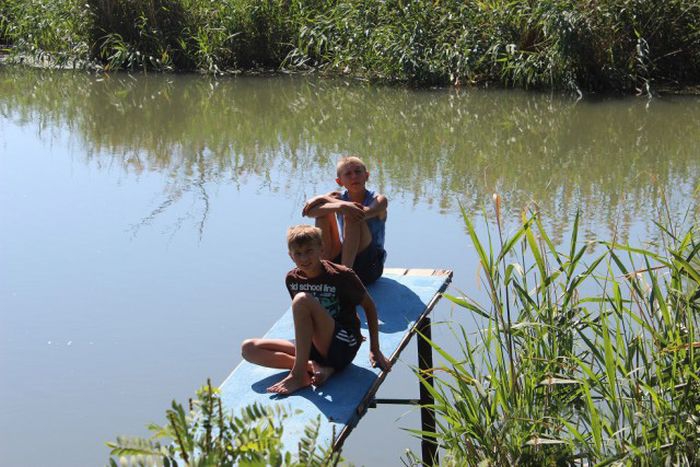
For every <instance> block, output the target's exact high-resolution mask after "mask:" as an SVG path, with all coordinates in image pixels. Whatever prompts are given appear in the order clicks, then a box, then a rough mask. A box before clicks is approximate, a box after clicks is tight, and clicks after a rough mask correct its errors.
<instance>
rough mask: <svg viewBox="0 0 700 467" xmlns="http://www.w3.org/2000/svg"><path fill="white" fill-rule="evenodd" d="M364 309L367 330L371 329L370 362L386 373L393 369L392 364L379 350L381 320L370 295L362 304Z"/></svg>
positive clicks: (367, 295)
mask: <svg viewBox="0 0 700 467" xmlns="http://www.w3.org/2000/svg"><path fill="white" fill-rule="evenodd" d="M360 305H361V306H362V309H363V310H365V316H366V317H367V328H368V329H369V362H370V363H371V364H372V366H373V367H375V366H378V367H379V368H381V369H382V370H384V371H389V370H390V369H391V362H390V361H389V360H388V359H387V358H386V357H385V356H384V354H382V351H381V350H380V349H379V320H378V319H377V306H376V305H375V304H374V300H372V297H370V295H369V294H368V293H366V294H365V296H364V298H363V299H362V302H360Z"/></svg>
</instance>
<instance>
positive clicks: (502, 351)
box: [432, 203, 700, 465]
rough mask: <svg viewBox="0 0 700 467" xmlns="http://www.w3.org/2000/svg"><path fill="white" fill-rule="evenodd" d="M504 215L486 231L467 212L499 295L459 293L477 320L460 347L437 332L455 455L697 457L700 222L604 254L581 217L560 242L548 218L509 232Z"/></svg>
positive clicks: (679, 461)
mask: <svg viewBox="0 0 700 467" xmlns="http://www.w3.org/2000/svg"><path fill="white" fill-rule="evenodd" d="M497 204H498V203H497ZM499 211H500V206H497V213H498V212H499ZM497 216H498V217H497V226H498V231H497V232H495V233H490V234H489V235H488V237H487V238H479V236H478V235H477V234H476V229H475V227H474V225H473V224H472V222H471V220H470V219H469V218H468V216H467V215H466V213H465V214H464V221H465V225H466V228H467V230H468V232H469V236H470V238H471V241H472V243H473V245H474V247H475V249H476V252H477V254H478V257H479V260H480V266H481V271H482V272H481V278H482V281H483V284H484V287H485V290H487V291H488V300H487V301H486V303H485V304H482V303H478V302H477V301H475V300H474V299H471V298H469V297H467V296H449V297H448V298H450V299H451V300H452V301H453V302H455V303H456V304H457V305H459V306H461V307H463V308H465V309H466V310H468V311H470V312H471V313H473V314H474V316H475V318H477V319H476V320H475V321H476V323H477V327H478V331H476V332H474V333H468V332H466V331H465V329H463V328H459V327H455V328H454V329H453V330H454V332H455V335H456V340H457V342H458V343H459V344H460V345H461V351H459V352H458V353H457V354H456V355H452V354H450V353H448V352H446V351H445V350H443V348H441V347H440V346H439V345H438V344H437V343H434V342H433V343H432V345H433V347H434V348H435V349H436V350H437V352H438V353H439V354H440V355H441V357H442V359H443V361H444V362H445V364H444V365H443V366H442V367H439V368H435V369H434V370H433V373H434V375H435V377H436V387H435V389H434V390H433V394H434V396H435V401H436V402H435V409H436V411H437V413H438V415H439V417H438V420H439V429H438V430H437V433H433V434H432V436H433V437H434V439H435V440H436V442H437V443H439V445H440V446H441V447H442V448H443V449H444V453H445V454H444V457H443V464H445V465H477V464H478V465H572V464H576V465H610V464H619V465H697V462H698V460H699V459H700V458H698V456H697V452H698V449H699V448H700V445H699V443H700V415H699V414H700V377H699V376H698V375H700V355H699V353H700V322H699V316H698V311H700V243H699V242H698V231H697V229H696V228H695V227H693V228H692V229H690V230H689V231H688V232H686V233H679V232H677V231H674V230H673V229H671V228H668V227H664V226H659V229H660V230H661V233H662V235H663V240H662V242H661V243H660V244H656V245H652V246H649V247H648V248H645V249H642V248H633V247H631V246H628V245H620V244H617V243H615V242H614V241H612V242H601V245H602V246H604V247H605V251H604V253H602V254H598V255H597V256H592V255H587V254H586V251H587V249H588V248H589V245H588V244H587V243H583V242H579V240H578V223H579V219H578V217H577V218H576V220H575V222H574V225H573V229H572V235H571V238H570V239H569V242H568V245H564V247H559V248H558V247H556V246H555V245H554V243H553V242H552V241H551V240H550V238H549V236H548V235H547V233H546V231H545V230H544V228H543V226H542V224H541V223H540V222H539V218H538V216H537V215H533V216H532V217H529V218H524V219H523V224H522V226H521V228H520V229H519V230H518V231H517V232H515V233H514V234H513V235H512V236H510V237H508V238H504V237H502V235H501V230H500V225H501V221H500V216H499V214H497ZM584 258H587V259H586V260H585V262H584ZM482 462H483V463H482Z"/></svg>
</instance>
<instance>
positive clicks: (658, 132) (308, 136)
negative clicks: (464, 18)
mask: <svg viewBox="0 0 700 467" xmlns="http://www.w3.org/2000/svg"><path fill="white" fill-rule="evenodd" d="M2 77H3V80H2V81H1V82H0V111H1V112H2V113H3V114H4V115H8V116H10V118H12V119H13V120H15V121H17V122H22V121H40V122H41V127H42V128H44V129H50V128H52V127H59V126H60V127H64V128H68V129H69V130H70V131H71V133H72V134H73V135H75V137H77V138H79V139H80V140H81V143H82V144H83V145H84V146H85V147H86V148H87V149H86V152H87V153H88V160H89V161H91V163H95V164H99V165H103V164H108V163H109V164H113V163H115V162H116V163H117V164H118V165H121V166H122V167H124V169H125V170H127V171H130V172H131V171H136V172H138V171H141V170H148V171H162V172H166V173H169V174H171V183H172V187H171V188H169V190H171V191H172V192H176V191H177V189H181V188H184V187H187V186H189V185H190V184H191V183H193V182H194V181H195V180H198V179H200V177H201V178H202V180H205V181H206V182H207V183H236V184H238V183H244V182H245V181H246V179H248V178H251V177H254V178H256V179H257V178H259V179H262V180H264V182H265V183H266V184H267V185H268V186H269V187H270V188H271V189H273V190H284V191H285V192H287V193H291V194H292V196H295V197H299V198H303V196H301V195H300V193H301V192H303V191H305V190H306V189H309V188H305V187H309V186H310V185H313V186H312V187H311V188H310V189H312V190H315V189H316V188H318V191H319V192H320V191H326V190H329V189H331V188H333V177H332V173H333V162H334V159H335V157H336V156H337V155H339V154H342V153H346V152H349V153H356V154H361V155H362V156H363V157H365V158H366V159H367V160H368V163H369V166H370V172H371V178H370V183H371V184H372V185H373V186H375V187H378V188H379V189H380V190H381V191H383V192H387V193H388V194H389V195H391V196H393V197H405V198H407V199H409V200H413V201H414V202H427V203H430V204H435V205H436V206H439V207H440V208H441V209H443V210H453V209H455V200H460V201H461V202H462V203H463V205H464V206H465V208H466V209H467V211H468V212H469V213H473V212H475V210H478V207H479V206H481V205H482V204H483V202H484V200H485V199H486V198H487V197H488V196H490V193H493V192H499V193H500V194H501V196H502V197H503V198H504V199H505V200H507V201H508V205H509V206H517V207H518V209H515V210H514V211H508V210H504V212H503V219H504V222H506V223H512V222H516V221H517V220H518V218H519V214H518V210H519V208H520V207H522V206H526V205H528V204H529V203H530V202H531V200H537V203H538V206H539V210H540V212H542V213H543V215H544V216H545V218H546V219H547V222H548V223H549V224H550V225H551V227H552V233H553V239H554V241H555V242H559V241H561V234H560V232H563V231H565V230H566V229H567V227H568V222H569V219H570V218H571V215H572V213H574V212H576V211H577V210H579V209H580V210H581V211H582V212H583V213H584V216H583V217H582V220H581V223H582V233H583V234H584V235H588V233H587V232H588V231H590V230H592V227H591V226H592V225H597V224H603V225H607V226H608V228H609V230H610V231H611V232H612V231H617V230H618V229H617V225H616V224H617V223H618V220H619V219H620V218H621V219H622V220H621V221H620V225H619V227H620V229H619V230H620V234H621V238H623V239H624V238H626V237H627V230H628V229H629V226H630V225H631V223H632V222H633V221H634V220H635V219H647V218H652V217H653V215H654V213H655V212H657V210H658V208H659V206H660V204H659V203H660V202H661V198H660V197H659V196H658V195H657V193H658V190H665V191H666V192H667V193H668V194H669V195H668V196H669V200H668V202H669V204H670V207H671V210H672V211H674V212H675V211H677V208H678V206H679V205H680V204H681V203H685V202H686V200H687V199H688V198H692V199H697V197H694V196H693V195H692V194H691V193H690V192H691V190H692V189H693V188H694V187H695V186H697V185H698V174H699V171H698V169H699V167H698V165H699V162H698V159H697V154H696V151H695V149H694V147H693V146H692V145H691V144H687V143H688V141H693V140H696V139H699V138H700V130H698V129H699V128H700V113H699V112H698V111H697V105H696V104H697V99H696V98H688V99H686V100H681V99H679V100H670V101H661V100H654V101H652V102H651V103H649V104H647V102H646V101H644V102H640V101H638V100H629V101H613V100H605V101H600V102H588V101H579V102H578V103H576V102H573V101H571V100H568V99H565V98H559V97H553V96H544V95H532V94H530V95H526V94H522V93H517V92H500V91H483V92H476V91H464V92H458V91H449V92H448V91H435V90H428V91H415V90H408V89H397V88H379V87H370V86H363V85H352V86H348V85H346V84H345V83H342V82H331V81H318V80H314V79H305V78H304V79H302V78H286V77H276V78H232V79H220V80H210V79H207V78H201V77H196V76H167V77H163V76H139V77H129V76H126V75H120V74H114V75H109V76H105V77H103V78H100V79H96V78H94V77H90V76H86V75H81V74H72V73H57V72H45V71H33V70H29V71H27V70H15V69H7V68H6V69H4V70H3V71H2ZM42 131H44V130H42ZM671 188H672V189H671ZM308 194H309V195H310V194H313V193H308ZM695 202H697V201H695ZM695 209H697V208H695Z"/></svg>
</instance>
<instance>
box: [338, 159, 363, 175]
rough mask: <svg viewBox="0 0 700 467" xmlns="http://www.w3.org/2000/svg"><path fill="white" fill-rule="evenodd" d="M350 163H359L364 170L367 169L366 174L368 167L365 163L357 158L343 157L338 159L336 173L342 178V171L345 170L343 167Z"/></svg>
mask: <svg viewBox="0 0 700 467" xmlns="http://www.w3.org/2000/svg"><path fill="white" fill-rule="evenodd" d="M350 163H357V164H360V165H361V166H362V168H363V169H365V172H367V166H366V165H365V163H364V162H363V161H362V159H360V158H359V157H357V156H343V157H341V158H340V159H338V163H337V164H336V165H335V173H336V174H337V175H338V177H340V171H341V170H343V167H345V166H346V165H348V164H350Z"/></svg>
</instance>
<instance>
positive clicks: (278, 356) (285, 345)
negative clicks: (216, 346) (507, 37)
mask: <svg viewBox="0 0 700 467" xmlns="http://www.w3.org/2000/svg"><path fill="white" fill-rule="evenodd" d="M241 354H242V355H243V358H244V359H245V360H247V361H249V362H250V363H255V364H256V365H260V366H265V367H268V368H280V369H284V368H286V369H288V370H291V369H292V367H293V366H294V359H295V355H296V348H295V346H294V342H292V341H288V340H286V339H264V338H262V339H246V340H245V341H243V345H241ZM324 368H325V367H322V366H321V365H319V364H318V363H316V362H314V361H311V360H309V361H308V364H307V369H306V371H307V372H308V373H309V375H311V378H312V379H315V375H316V374H317V373H319V372H322V371H323V369H324ZM314 384H316V383H314Z"/></svg>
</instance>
